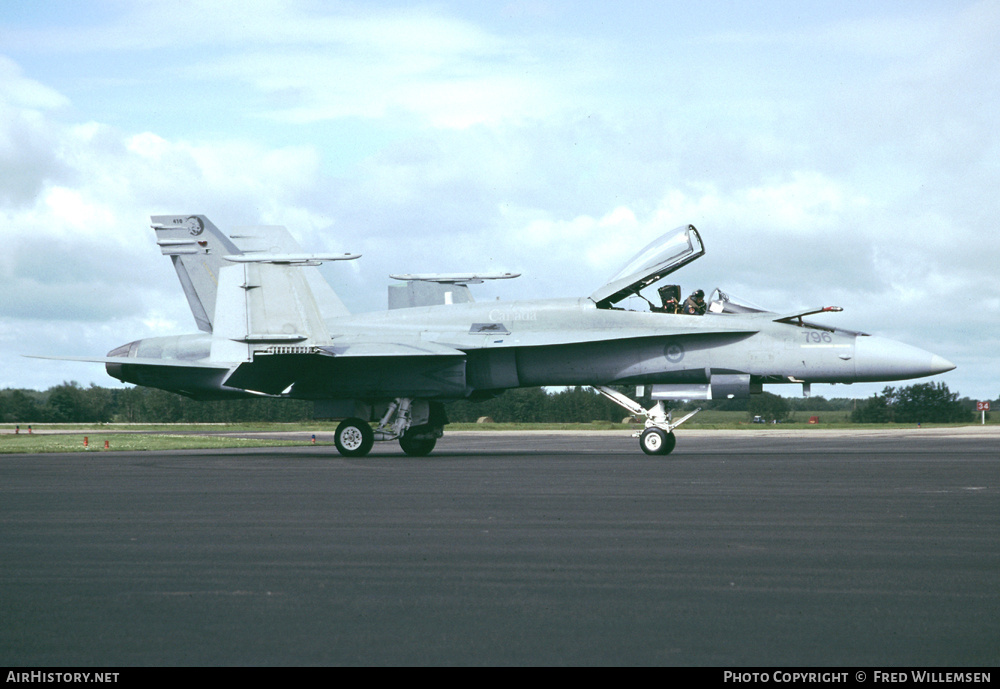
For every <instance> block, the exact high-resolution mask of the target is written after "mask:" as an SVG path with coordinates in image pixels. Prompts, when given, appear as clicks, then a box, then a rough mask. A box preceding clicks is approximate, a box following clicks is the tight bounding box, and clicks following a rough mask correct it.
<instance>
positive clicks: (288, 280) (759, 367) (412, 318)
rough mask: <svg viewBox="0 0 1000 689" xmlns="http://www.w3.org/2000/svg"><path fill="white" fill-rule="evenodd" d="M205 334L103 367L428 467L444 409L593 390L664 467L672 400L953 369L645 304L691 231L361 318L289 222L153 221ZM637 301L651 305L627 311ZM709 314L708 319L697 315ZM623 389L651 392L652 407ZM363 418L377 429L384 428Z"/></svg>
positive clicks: (755, 323) (791, 316)
mask: <svg viewBox="0 0 1000 689" xmlns="http://www.w3.org/2000/svg"><path fill="white" fill-rule="evenodd" d="M152 220H153V229H154V230H155V231H156V240H157V245H158V246H159V247H160V250H161V251H162V253H163V254H165V255H167V256H169V257H170V259H171V261H172V262H173V265H174V268H175V269H176V271H177V276H178V278H179V279H180V282H181V285H182V286H183V288H184V294H185V295H186V296H187V299H188V303H189V305H190V307H191V311H192V313H193V315H194V319H195V322H196V323H197V326H198V328H199V330H201V331H202V332H201V333H199V334H193V335H181V336H173V337H153V338H147V339H143V340H137V341H135V342H130V343H128V344H125V345H122V346H121V347H117V348H116V349H114V350H112V351H111V352H109V353H108V355H107V356H106V357H101V358H96V359H89V358H84V359H82V360H84V361H97V362H102V363H104V364H105V365H106V367H107V371H108V373H109V374H110V375H111V376H113V377H115V378H117V379H119V380H121V381H125V382H129V383H135V384H137V385H146V386H150V387H156V388H161V389H164V390H170V391H172V392H177V393H180V394H183V395H187V396H189V397H193V398H195V399H200V400H214V399H231V398H238V397H251V396H260V395H264V396H268V397H289V398H299V399H311V400H315V401H316V413H317V417H322V418H342V419H344V421H343V422H342V423H341V424H340V425H339V426H338V428H337V430H336V433H335V442H336V446H337V449H338V450H339V451H340V452H341V453H342V454H344V455H347V456H363V455H366V454H368V452H369V451H370V450H371V449H372V447H373V444H374V442H375V441H385V440H398V441H399V444H400V446H401V447H402V449H403V451H404V452H406V453H407V454H410V455H418V456H419V455H426V454H428V453H429V452H431V451H432V450H433V448H434V446H435V443H436V442H437V439H438V438H439V437H441V436H442V434H443V430H444V426H445V424H446V423H447V419H446V416H445V410H444V403H445V402H447V401H450V400H459V399H473V400H474V399H484V398H489V397H493V396H495V395H498V394H500V393H501V392H503V391H504V390H506V389H509V388H517V387H535V386H568V385H590V386H593V387H594V388H595V389H597V390H598V391H599V392H601V393H602V394H604V395H606V396H607V397H609V398H610V399H612V400H614V401H615V402H617V403H618V404H620V405H621V406H622V407H624V408H625V409H627V410H628V411H629V412H630V413H632V414H636V415H639V416H640V417H642V418H644V419H645V428H644V430H643V431H641V433H636V434H635V435H636V436H638V437H639V438H640V447H641V448H642V450H643V451H644V452H646V453H647V454H652V455H665V454H669V453H670V452H671V451H672V450H673V449H674V446H675V444H676V438H675V436H674V429H676V428H677V427H678V426H680V425H681V424H682V423H684V422H685V421H686V420H688V419H689V418H690V417H691V416H693V415H694V414H695V413H697V411H695V412H692V413H690V414H688V415H686V416H685V417H683V418H682V419H680V420H678V421H674V420H673V419H672V417H671V415H670V413H669V412H668V411H667V410H666V409H665V406H664V402H665V401H667V400H711V399H725V398H747V397H749V396H750V395H752V394H755V393H759V392H761V391H762V386H763V384H764V383H798V384H801V385H802V386H803V392H805V393H807V392H808V390H809V385H810V384H811V383H854V382H861V381H889V380H902V379H907V378H917V377H921V376H930V375H934V374H937V373H943V372H945V371H949V370H951V369H952V368H954V365H953V364H952V363H951V362H949V361H946V360H945V359H943V358H941V357H939V356H935V355H933V354H931V353H929V352H925V351H923V350H921V349H917V348H916V347H911V346H909V345H905V344H902V343H899V342H894V341H892V340H888V339H884V338H881V337H875V336H871V335H867V334H865V333H859V332H854V331H851V330H843V329H840V328H833V327H829V326H825V325H819V324H816V323H811V322H808V321H806V320H804V319H805V317H806V316H810V315H813V314H817V313H831V312H836V311H841V310H842V309H840V308H839V307H833V306H829V307H820V308H814V309H806V310H803V311H795V312H791V313H783V314H778V313H772V312H770V311H765V310H763V309H761V308H758V307H755V306H752V305H750V304H748V303H745V302H741V301H739V300H737V299H734V298H732V297H730V296H729V295H728V294H726V293H724V292H722V291H720V290H718V289H717V290H715V292H714V293H713V294H712V295H711V297H710V298H709V299H708V300H707V302H705V301H703V300H701V301H700V304H699V299H700V298H697V294H694V295H692V298H693V299H694V300H695V301H694V303H695V307H693V310H694V311H696V313H695V315H689V314H686V313H677V311H678V310H680V309H679V305H678V303H677V302H678V299H677V297H678V295H679V294H680V291H679V287H677V288H676V289H674V287H676V286H671V288H670V289H662V290H661V291H660V296H661V298H662V300H663V303H662V304H660V305H657V304H654V303H653V302H651V301H649V300H648V299H647V298H646V297H645V296H644V295H643V294H642V291H643V290H644V289H646V288H649V287H651V286H652V285H654V284H655V283H657V282H659V281H661V280H663V278H665V277H666V276H667V275H670V274H671V273H673V272H674V271H676V270H677V269H679V268H681V267H683V266H685V265H687V264H688V263H690V262H692V261H694V260H696V259H698V258H699V257H701V256H702V255H704V253H705V249H704V245H703V244H702V241H701V237H700V236H699V234H698V231H697V230H696V229H695V228H694V227H693V226H691V225H686V226H683V227H679V228H677V229H675V230H673V231H672V232H669V233H667V234H665V235H663V236H662V237H660V238H659V239H657V240H656V241H654V242H653V243H651V244H650V245H649V246H647V247H645V248H644V249H643V250H642V251H640V252H639V253H638V254H636V255H635V256H634V257H633V258H632V259H631V260H630V261H628V262H627V263H626V264H625V265H624V266H623V267H622V268H621V269H620V270H619V271H618V272H617V273H615V275H614V276H613V277H611V279H610V280H608V281H607V282H606V283H604V284H603V285H601V286H600V287H598V288H597V289H596V290H595V291H594V292H593V293H591V294H590V296H589V297H582V298H575V299H542V300H534V301H513V302H488V303H476V302H475V301H474V300H473V298H472V295H471V292H470V290H469V287H468V285H470V284H475V283H479V282H482V281H483V280H499V279H508V278H514V277H517V275H516V274H511V273H501V274H496V273H475V272H471V273H463V274H448V275H442V274H405V275H392V276H390V277H392V278H394V279H396V280H398V281H399V282H400V284H396V285H392V286H391V287H390V288H389V310H388V311H385V312H380V313H365V314H351V313H349V312H348V310H347V308H346V307H345V306H344V304H343V302H342V301H341V300H340V299H339V298H338V297H337V295H336V294H335V293H334V291H333V289H331V287H330V285H329V284H328V283H327V282H326V281H325V280H324V279H323V278H322V276H321V275H320V274H319V272H318V270H317V268H316V266H318V265H320V263H321V262H323V261H340V260H354V259H356V258H358V256H357V255H356V254H313V253H303V252H302V250H301V248H300V247H299V246H298V245H297V243H296V242H295V241H294V240H293V239H292V237H291V236H290V235H289V234H288V232H287V230H285V228H283V227H255V228H246V229H242V230H238V231H235V232H233V233H232V235H231V236H228V237H227V236H226V235H225V234H223V233H222V232H220V231H219V229H218V228H216V227H215V225H213V224H212V223H211V222H210V221H209V220H208V219H207V218H206V217H205V216H203V215H168V216H154V217H153V218H152ZM632 296H635V297H639V298H640V299H641V300H644V301H645V302H647V303H648V304H649V310H631V309H628V308H625V307H624V306H623V303H625V300H626V298H627V297H632ZM699 314H703V315H699ZM612 385H619V386H620V385H642V386H651V396H652V399H653V400H654V401H655V404H654V405H653V406H652V407H650V408H649V409H644V408H643V407H642V406H641V405H639V404H638V403H636V402H635V401H634V400H632V399H631V398H629V397H628V396H626V395H623V394H622V393H621V392H619V391H617V390H614V389H613V388H611V387H610V386H612ZM369 421H378V424H377V426H376V428H375V429H374V430H373V429H372V427H371V426H370V424H369Z"/></svg>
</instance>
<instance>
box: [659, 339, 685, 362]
mask: <svg viewBox="0 0 1000 689" xmlns="http://www.w3.org/2000/svg"><path fill="white" fill-rule="evenodd" d="M663 356H665V357H667V361H669V362H670V363H672V364H679V363H680V362H681V360H682V359H683V358H684V345H682V344H680V343H678V342H672V343H670V344H668V345H667V346H666V348H665V349H664V350H663Z"/></svg>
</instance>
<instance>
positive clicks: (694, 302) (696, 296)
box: [684, 289, 705, 316]
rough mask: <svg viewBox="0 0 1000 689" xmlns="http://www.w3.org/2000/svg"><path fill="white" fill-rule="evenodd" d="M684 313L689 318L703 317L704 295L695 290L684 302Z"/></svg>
mask: <svg viewBox="0 0 1000 689" xmlns="http://www.w3.org/2000/svg"><path fill="white" fill-rule="evenodd" d="M684 313H686V314H688V315H691V316H704V315H705V293H704V292H703V291H701V290H700V289H696V290H695V291H694V292H692V293H691V296H690V297H688V298H687V299H686V300H685V302H684Z"/></svg>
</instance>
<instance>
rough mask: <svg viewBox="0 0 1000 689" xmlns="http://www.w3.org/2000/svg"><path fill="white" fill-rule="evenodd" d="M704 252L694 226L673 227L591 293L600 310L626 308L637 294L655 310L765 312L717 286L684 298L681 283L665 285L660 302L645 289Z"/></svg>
mask: <svg viewBox="0 0 1000 689" xmlns="http://www.w3.org/2000/svg"><path fill="white" fill-rule="evenodd" d="M704 255H705V245H704V244H703V243H702V241H701V236H700V235H699V234H698V230H696V229H695V227H694V225H685V226H682V227H678V228H677V229H674V230H671V231H670V232H668V233H666V234H665V235H663V236H661V237H659V238H658V239H656V240H654V241H653V242H651V243H650V244H649V245H648V246H646V247H645V248H643V249H642V251H640V252H639V253H637V254H636V255H635V256H633V257H632V258H631V259H629V260H628V261H627V262H626V263H625V265H624V266H622V267H621V269H619V270H618V272H617V273H615V274H614V276H612V277H611V279H610V280H608V281H607V282H606V283H605V284H604V285H603V286H602V287H601V288H600V289H598V290H596V291H595V292H594V293H593V294H591V295H590V298H591V299H592V300H593V301H594V303H595V304H597V308H599V309H624V308H625V307H624V306H621V305H620V304H621V303H622V302H624V301H625V300H626V299H628V298H629V297H637V298H638V299H640V300H642V301H644V302H646V304H648V305H649V310H650V311H652V312H654V313H668V314H683V313H686V314H689V315H702V314H705V313H762V312H767V310H766V309H763V308H760V307H759V306H755V305H754V304H751V303H749V302H746V301H742V300H739V299H734V298H733V297H731V296H730V295H728V294H726V293H725V292H723V291H721V290H719V289H716V290H714V291H713V292H712V294H711V296H710V297H709V298H708V299H707V300H706V299H705V298H704V292H702V291H701V290H694V291H692V293H691V295H690V297H688V298H687V299H684V298H683V295H682V292H681V286H680V285H664V286H661V287H659V288H658V289H657V295H658V297H659V301H660V303H659V304H655V303H653V302H652V301H650V300H649V299H648V298H647V297H646V296H645V295H643V294H642V290H644V289H646V288H647V287H650V286H651V285H653V284H654V283H656V282H659V281H660V280H662V279H663V278H665V277H666V276H667V275H670V274H671V273H673V272H674V271H675V270H678V269H679V268H682V267H684V266H686V265H687V264H688V263H691V262H692V261H695V260H697V259H699V258H701V257H702V256H704Z"/></svg>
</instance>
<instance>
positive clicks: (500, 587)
mask: <svg viewBox="0 0 1000 689" xmlns="http://www.w3.org/2000/svg"><path fill="white" fill-rule="evenodd" d="M678 437H679V442H678V445H677V450H676V451H675V452H674V454H672V455H671V456H669V457H667V458H650V457H647V456H645V455H643V454H642V453H641V452H640V451H639V450H638V446H637V441H636V440H634V439H632V438H630V437H629V436H628V434H627V433H609V434H556V433H540V434H539V433H533V434H483V433H456V434H452V435H449V436H446V437H445V438H444V439H443V440H442V441H440V442H439V444H438V449H437V450H436V451H435V453H434V454H433V455H431V456H430V457H428V458H423V459H414V458H409V457H406V456H405V455H403V454H402V453H401V452H400V451H399V449H398V446H397V445H395V444H391V445H390V444H386V445H381V444H378V445H376V451H375V452H374V453H373V454H372V455H371V456H369V457H367V458H365V459H351V460H348V459H344V458H341V457H340V456H338V455H337V454H336V452H335V450H334V449H333V448H332V447H321V446H316V447H309V446H305V447H301V448H298V447H293V448H278V449H269V450H254V451H246V450H234V451H173V452H160V453H141V454H126V453H93V454H72V455H27V456H14V455H5V456H2V457H0V520H2V528H0V618H2V620H3V624H2V625H0V665H6V666H11V665H20V666H56V665H64V666H65V665H73V666H97V667H108V666H136V665H399V664H404V665H512V664H513V665H563V664H568V665H693V666H697V665H710V666H725V667H734V666H750V665H771V666H793V665H826V666H857V665H860V666H880V667H885V666H899V665H917V666H928V665H974V666H995V665H996V664H997V663H998V661H1000V586H998V585H997V582H998V575H997V572H998V571H1000V547H998V546H1000V528H998V527H1000V486H998V484H1000V442H998V440H1000V438H998V436H997V435H996V432H995V431H992V432H990V431H984V432H956V433H950V432H940V431H936V430H934V429H923V430H914V431H911V432H892V433H889V434H883V433H881V432H878V433H875V432H873V433H863V434H860V435H859V434H829V433H826V434H817V433H809V434H807V435H803V434H783V433H780V432H776V433H756V432H740V433H704V432H693V433H684V432H683V431H682V432H679V433H678Z"/></svg>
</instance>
